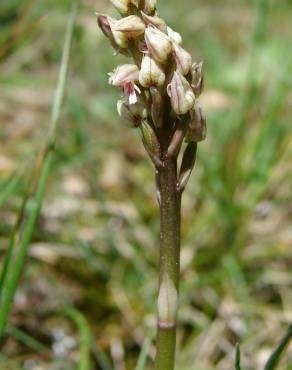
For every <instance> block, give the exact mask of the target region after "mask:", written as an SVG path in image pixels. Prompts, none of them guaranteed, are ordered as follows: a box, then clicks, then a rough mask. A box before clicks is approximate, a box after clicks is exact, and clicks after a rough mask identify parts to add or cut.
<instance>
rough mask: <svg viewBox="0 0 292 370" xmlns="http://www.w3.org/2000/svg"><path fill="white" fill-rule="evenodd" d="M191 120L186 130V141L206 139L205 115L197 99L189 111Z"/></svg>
mask: <svg viewBox="0 0 292 370" xmlns="http://www.w3.org/2000/svg"><path fill="white" fill-rule="evenodd" d="M190 115H191V121H190V123H189V127H188V130H187V141H194V142H199V141H203V140H205V139H206V134H207V125H206V117H205V114H204V111H203V108H202V105H201V103H200V102H199V101H196V103H195V105H194V107H193V109H192V110H191V112H190Z"/></svg>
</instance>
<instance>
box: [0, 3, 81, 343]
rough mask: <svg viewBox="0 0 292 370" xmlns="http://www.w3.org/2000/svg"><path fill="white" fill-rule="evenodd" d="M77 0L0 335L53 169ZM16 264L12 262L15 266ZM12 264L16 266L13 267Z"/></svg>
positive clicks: (6, 286) (5, 286) (9, 277)
mask: <svg viewBox="0 0 292 370" xmlns="http://www.w3.org/2000/svg"><path fill="white" fill-rule="evenodd" d="M77 6H78V0H73V1H72V10H71V13H70V16H69V19H68V23H67V29H66V35H65V41H64V47H63V55H62V62H61V67H60V72H59V78H58V84H57V89H56V93H55V97H54V102H53V107H52V113H51V120H50V124H49V131H48V136H47V140H46V145H45V150H42V151H41V154H42V153H43V155H41V156H40V158H41V161H40V163H37V165H36V170H35V173H34V176H33V181H32V182H30V186H29V189H28V191H27V193H26V195H25V197H24V201H23V204H22V206H21V208H20V214H21V215H22V214H23V213H24V212H25V211H27V221H26V223H25V224H24V225H23V229H22V232H21V234H20V235H19V248H18V253H17V255H16V256H15V259H14V260H13V258H12V256H13V251H14V247H15V240H16V238H15V236H16V235H17V234H18V232H19V228H20V226H21V220H22V217H20V216H18V219H17V222H16V225H15V228H14V230H13V233H12V237H11V239H10V245H9V248H8V259H7V261H6V264H5V265H4V273H3V272H2V275H1V279H2V281H1V282H2V297H1V298H2V299H1V310H0V338H1V337H2V335H3V332H4V328H5V324H6V321H7V316H8V313H9V310H10V307H11V303H12V301H13V297H14V294H15V290H16V287H17V284H18V281H19V278H20V274H21V271H22V268H23V265H24V262H25V257H26V255H27V250H28V247H29V243H30V241H31V238H32V234H33V231H34V228H35V225H36V222H37V219H38V216H39V213H40V210H41V207H42V201H43V198H44V193H45V188H46V184H47V179H48V175H49V172H50V168H51V164H52V159H53V152H54V147H55V139H56V129H57V125H58V121H59V117H60V112H61V105H62V101H63V97H64V91H65V82H66V76H67V72H68V64H69V54H70V47H71V41H72V34H73V28H74V23H75V18H76V15H77ZM31 186H32V187H33V188H35V189H36V190H35V193H34V195H32V196H31V197H30V196H28V194H30V190H31ZM12 265H13V266H12ZM12 267H13V269H12Z"/></svg>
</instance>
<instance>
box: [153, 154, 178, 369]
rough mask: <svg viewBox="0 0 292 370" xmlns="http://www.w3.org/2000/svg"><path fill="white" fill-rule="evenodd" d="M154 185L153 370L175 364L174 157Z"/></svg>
mask: <svg viewBox="0 0 292 370" xmlns="http://www.w3.org/2000/svg"><path fill="white" fill-rule="evenodd" d="M158 186H159V190H160V197H161V204H160V228H161V234H160V243H161V244H160V289H159V299H158V306H159V307H158V324H157V353H156V359H155V369H156V370H173V369H174V363H175V345H176V309H177V297H178V290H179V273H180V210H181V196H180V194H179V192H178V191H177V161H176V158H167V159H166V160H165V161H164V167H163V168H162V169H161V170H159V173H158ZM166 282H167V283H166ZM161 306H162V307H161ZM163 306H164V307H163ZM161 312H162V313H161Z"/></svg>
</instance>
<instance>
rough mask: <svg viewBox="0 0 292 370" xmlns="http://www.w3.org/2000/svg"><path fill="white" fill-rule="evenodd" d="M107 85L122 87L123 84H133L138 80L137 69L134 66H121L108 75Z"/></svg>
mask: <svg viewBox="0 0 292 370" xmlns="http://www.w3.org/2000/svg"><path fill="white" fill-rule="evenodd" d="M109 76H110V78H109V80H108V82H109V84H110V85H113V86H118V87H123V85H124V84H125V83H128V82H135V81H138V79H139V68H138V67H137V66H136V65H135V64H123V65H121V66H118V67H117V68H116V69H115V70H114V71H113V72H111V73H109Z"/></svg>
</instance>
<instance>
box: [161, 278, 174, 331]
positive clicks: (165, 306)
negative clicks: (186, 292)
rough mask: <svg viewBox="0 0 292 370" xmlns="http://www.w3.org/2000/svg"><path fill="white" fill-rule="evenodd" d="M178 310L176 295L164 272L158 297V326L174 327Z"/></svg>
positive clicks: (170, 281)
mask: <svg viewBox="0 0 292 370" xmlns="http://www.w3.org/2000/svg"><path fill="white" fill-rule="evenodd" d="M177 308H178V294H177V289H176V287H175V286H174V283H173V282H172V280H171V278H170V277H169V275H168V273H167V272H164V274H163V276H162V281H161V283H160V288H159V295H158V325H159V326H166V327H167V326H174V325H175V323H176V315H177Z"/></svg>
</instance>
